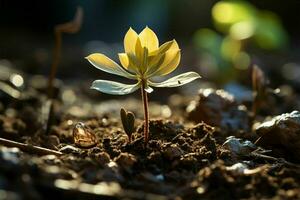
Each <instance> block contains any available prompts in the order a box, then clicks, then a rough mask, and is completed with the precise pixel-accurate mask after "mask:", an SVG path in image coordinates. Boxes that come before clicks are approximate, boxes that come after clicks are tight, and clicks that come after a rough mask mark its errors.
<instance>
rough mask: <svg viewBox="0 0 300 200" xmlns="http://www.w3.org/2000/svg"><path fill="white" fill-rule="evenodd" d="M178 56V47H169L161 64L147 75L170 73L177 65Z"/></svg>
mask: <svg viewBox="0 0 300 200" xmlns="http://www.w3.org/2000/svg"><path fill="white" fill-rule="evenodd" d="M180 57H181V55H180V50H178V49H171V50H169V51H167V52H166V53H165V56H164V60H163V62H162V64H161V65H160V66H158V69H157V70H156V71H154V72H153V73H152V74H148V76H149V77H151V76H164V75H167V74H169V73H171V72H172V71H174V70H175V69H176V68H177V66H178V65H179V62H180Z"/></svg>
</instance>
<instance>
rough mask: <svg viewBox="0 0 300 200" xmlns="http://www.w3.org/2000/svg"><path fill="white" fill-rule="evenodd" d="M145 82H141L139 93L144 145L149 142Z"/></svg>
mask: <svg viewBox="0 0 300 200" xmlns="http://www.w3.org/2000/svg"><path fill="white" fill-rule="evenodd" d="M145 86H146V84H145V81H144V80H142V86H141V93H142V101H143V105H144V138H145V144H147V143H148V140H149V110H148V96H147V92H146V91H145Z"/></svg>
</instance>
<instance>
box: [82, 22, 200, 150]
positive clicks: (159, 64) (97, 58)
mask: <svg viewBox="0 0 300 200" xmlns="http://www.w3.org/2000/svg"><path fill="white" fill-rule="evenodd" d="M124 49H125V53H119V54H118V55H119V60H120V63H121V65H119V64H117V63H116V62H114V61H113V60H111V59H110V58H108V57H107V56H105V55H104V54H101V53H93V54H91V55H89V56H87V57H86V59H87V60H88V61H89V62H90V63H91V64H92V65H93V66H95V67H96V68H98V69H100V70H102V71H104V72H107V73H111V74H115V75H119V76H122V77H125V78H128V79H133V80H136V81H137V83H135V84H123V83H119V82H114V81H109V80H95V81H94V82H93V83H92V86H91V88H92V89H95V90H98V91H100V92H103V93H106V94H112V95H125V94H130V93H133V92H134V91H136V90H138V89H139V88H140V89H141V96H142V101H143V107H144V140H145V144H147V142H148V140H149V109H148V96H147V93H151V92H152V91H153V89H152V88H151V86H152V87H178V86H182V85H184V84H187V83H189V82H191V81H193V80H195V79H198V78H200V75H199V74H198V73H196V72H186V73H183V74H180V75H177V76H175V77H172V78H170V79H168V80H166V81H163V82H160V83H157V82H153V81H152V78H153V77H157V76H165V75H168V74H170V73H171V72H173V71H174V70H175V69H176V68H177V66H178V64H179V62H180V56H181V54H180V49H179V46H178V44H177V42H176V40H172V41H169V42H166V43H164V44H162V45H161V46H159V41H158V38H157V36H156V34H155V33H154V32H153V31H152V30H151V29H150V28H149V27H146V28H144V30H143V31H142V32H141V33H140V34H137V33H136V32H135V31H134V30H133V29H132V28H129V30H128V31H127V33H126V35H125V37H124Z"/></svg>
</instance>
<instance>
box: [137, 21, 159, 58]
mask: <svg viewBox="0 0 300 200" xmlns="http://www.w3.org/2000/svg"><path fill="white" fill-rule="evenodd" d="M139 38H140V39H141V43H142V46H143V47H146V48H147V49H148V51H149V52H152V51H155V50H157V49H158V45H159V42H158V38H157V36H156V34H155V33H154V32H153V31H152V30H151V29H150V28H149V27H148V26H147V27H146V28H144V30H143V31H142V32H141V33H140V34H139Z"/></svg>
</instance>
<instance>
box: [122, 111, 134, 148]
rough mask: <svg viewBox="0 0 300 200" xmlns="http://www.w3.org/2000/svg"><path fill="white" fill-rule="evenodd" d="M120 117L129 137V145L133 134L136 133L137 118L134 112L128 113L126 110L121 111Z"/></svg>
mask: <svg viewBox="0 0 300 200" xmlns="http://www.w3.org/2000/svg"><path fill="white" fill-rule="evenodd" d="M120 116H121V121H122V125H123V128H124V131H125V133H126V134H127V136H128V143H129V144H130V143H131V138H132V133H133V132H134V121H135V116H134V114H133V113H132V112H130V111H126V110H125V109H124V108H121V110H120Z"/></svg>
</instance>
